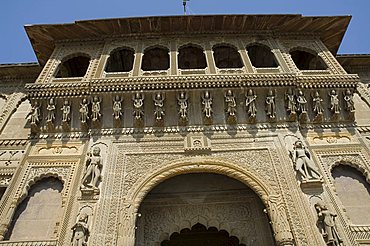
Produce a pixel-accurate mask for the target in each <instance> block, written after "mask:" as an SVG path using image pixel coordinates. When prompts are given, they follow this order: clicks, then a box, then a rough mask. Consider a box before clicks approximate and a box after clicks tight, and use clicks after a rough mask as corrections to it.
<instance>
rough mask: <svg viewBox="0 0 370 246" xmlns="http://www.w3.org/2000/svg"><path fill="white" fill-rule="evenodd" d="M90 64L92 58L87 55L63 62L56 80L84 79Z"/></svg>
mask: <svg viewBox="0 0 370 246" xmlns="http://www.w3.org/2000/svg"><path fill="white" fill-rule="evenodd" d="M89 63H90V57H88V56H85V55H80V56H75V57H72V58H70V59H68V60H66V61H63V62H62V63H61V64H60V65H59V68H58V72H57V74H56V75H55V78H70V77H83V76H85V74H86V71H87V68H88V66H89Z"/></svg>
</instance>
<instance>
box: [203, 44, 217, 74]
mask: <svg viewBox="0 0 370 246" xmlns="http://www.w3.org/2000/svg"><path fill="white" fill-rule="evenodd" d="M204 54H205V56H206V60H207V64H208V71H209V73H211V74H215V73H216V64H215V60H214V59H213V51H212V47H211V46H210V45H209V44H208V43H207V44H206V45H205V50H204Z"/></svg>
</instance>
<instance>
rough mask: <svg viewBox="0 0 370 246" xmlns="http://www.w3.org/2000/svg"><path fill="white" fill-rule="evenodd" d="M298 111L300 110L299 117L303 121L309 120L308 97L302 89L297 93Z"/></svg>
mask: <svg viewBox="0 0 370 246" xmlns="http://www.w3.org/2000/svg"><path fill="white" fill-rule="evenodd" d="M297 111H298V112H299V114H300V115H299V119H300V121H302V122H305V121H307V99H306V97H305V95H304V94H303V91H302V90H298V95H297Z"/></svg>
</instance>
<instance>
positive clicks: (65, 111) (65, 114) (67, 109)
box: [61, 99, 71, 123]
mask: <svg viewBox="0 0 370 246" xmlns="http://www.w3.org/2000/svg"><path fill="white" fill-rule="evenodd" d="M61 110H62V122H63V123H64V122H69V121H70V120H71V118H70V114H71V106H70V105H69V101H68V100H67V99H65V100H64V104H63V107H62V108H61Z"/></svg>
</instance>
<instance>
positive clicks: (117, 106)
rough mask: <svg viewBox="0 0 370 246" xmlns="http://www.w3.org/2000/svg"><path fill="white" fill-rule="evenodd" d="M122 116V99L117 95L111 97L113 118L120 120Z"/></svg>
mask: <svg viewBox="0 0 370 246" xmlns="http://www.w3.org/2000/svg"><path fill="white" fill-rule="evenodd" d="M121 116H122V99H121V97H120V96H119V95H116V96H115V97H114V98H113V117H114V119H115V120H120V119H121Z"/></svg>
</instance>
